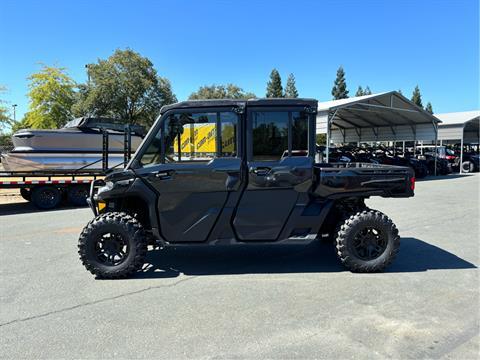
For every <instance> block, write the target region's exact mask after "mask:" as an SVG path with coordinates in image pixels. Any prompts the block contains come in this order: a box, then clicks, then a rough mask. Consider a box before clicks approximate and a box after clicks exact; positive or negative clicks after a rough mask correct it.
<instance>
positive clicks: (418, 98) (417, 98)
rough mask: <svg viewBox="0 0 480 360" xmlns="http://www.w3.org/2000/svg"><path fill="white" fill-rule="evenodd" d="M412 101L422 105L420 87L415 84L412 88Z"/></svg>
mask: <svg viewBox="0 0 480 360" xmlns="http://www.w3.org/2000/svg"><path fill="white" fill-rule="evenodd" d="M412 102H413V103H414V104H415V105H417V106H420V107H423V104H422V94H420V89H419V87H418V85H417V86H415V89H414V90H413V94H412Z"/></svg>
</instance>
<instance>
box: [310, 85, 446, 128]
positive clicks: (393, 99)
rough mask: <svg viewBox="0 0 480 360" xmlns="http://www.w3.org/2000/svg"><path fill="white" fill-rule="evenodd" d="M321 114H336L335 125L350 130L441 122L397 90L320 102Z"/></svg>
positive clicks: (319, 109)
mask: <svg viewBox="0 0 480 360" xmlns="http://www.w3.org/2000/svg"><path fill="white" fill-rule="evenodd" d="M318 111H319V112H333V113H335V117H334V118H333V119H332V124H333V125H334V126H335V125H337V126H338V127H341V128H346V129H351V128H372V127H382V126H400V125H409V126H413V125H418V124H432V123H439V122H440V120H439V119H437V118H436V117H435V116H433V115H432V114H430V113H428V112H427V111H425V110H424V109H422V108H421V107H419V106H417V105H415V104H414V103H413V102H411V101H410V100H408V99H407V98H405V97H404V96H403V95H402V94H400V93H398V92H396V91H390V92H384V93H378V94H372V95H365V96H357V97H353V98H348V99H341V100H331V101H325V102H320V103H318Z"/></svg>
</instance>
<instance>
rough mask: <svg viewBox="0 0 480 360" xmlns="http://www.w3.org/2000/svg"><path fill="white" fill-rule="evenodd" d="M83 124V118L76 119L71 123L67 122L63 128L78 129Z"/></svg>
mask: <svg viewBox="0 0 480 360" xmlns="http://www.w3.org/2000/svg"><path fill="white" fill-rule="evenodd" d="M82 122H83V118H76V119H73V120H70V121H69V122H67V123H66V124H65V125H64V126H63V128H64V129H70V128H77V127H79V126H80V124H81V123H82Z"/></svg>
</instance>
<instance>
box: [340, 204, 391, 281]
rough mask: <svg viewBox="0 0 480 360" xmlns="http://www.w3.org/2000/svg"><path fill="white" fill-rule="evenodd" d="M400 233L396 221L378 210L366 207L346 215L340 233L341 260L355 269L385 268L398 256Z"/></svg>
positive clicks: (348, 266)
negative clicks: (347, 216) (348, 215)
mask: <svg viewBox="0 0 480 360" xmlns="http://www.w3.org/2000/svg"><path fill="white" fill-rule="evenodd" d="M399 247H400V237H399V236H398V230H397V227H396V226H395V224H394V223H393V222H392V220H390V219H389V218H388V217H387V216H386V215H385V214H383V213H381V212H380V211H376V210H370V209H368V210H363V211H359V212H357V213H355V214H354V215H352V216H350V217H349V218H348V219H346V220H345V221H344V222H343V223H342V224H341V225H340V228H339V230H338V233H337V238H336V249H337V255H338V257H339V258H340V261H341V262H342V263H343V264H344V265H345V266H346V267H347V268H348V269H349V270H351V271H353V272H378V271H382V270H384V269H385V268H386V267H387V266H388V265H389V264H390V263H391V262H392V261H393V259H394V258H395V256H396V254H397V252H398V249H399Z"/></svg>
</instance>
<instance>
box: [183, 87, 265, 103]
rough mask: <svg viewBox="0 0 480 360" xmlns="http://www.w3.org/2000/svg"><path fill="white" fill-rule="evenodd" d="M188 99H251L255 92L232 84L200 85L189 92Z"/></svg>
mask: <svg viewBox="0 0 480 360" xmlns="http://www.w3.org/2000/svg"><path fill="white" fill-rule="evenodd" d="M188 98H189V99H190V100H200V99H251V98H256V96H255V94H253V93H251V92H245V91H243V89H242V88H241V87H239V86H237V85H234V84H227V85H215V84H213V85H205V86H201V87H200V88H199V89H198V90H197V91H195V92H193V93H191V94H190V96H189V97H188Z"/></svg>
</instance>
